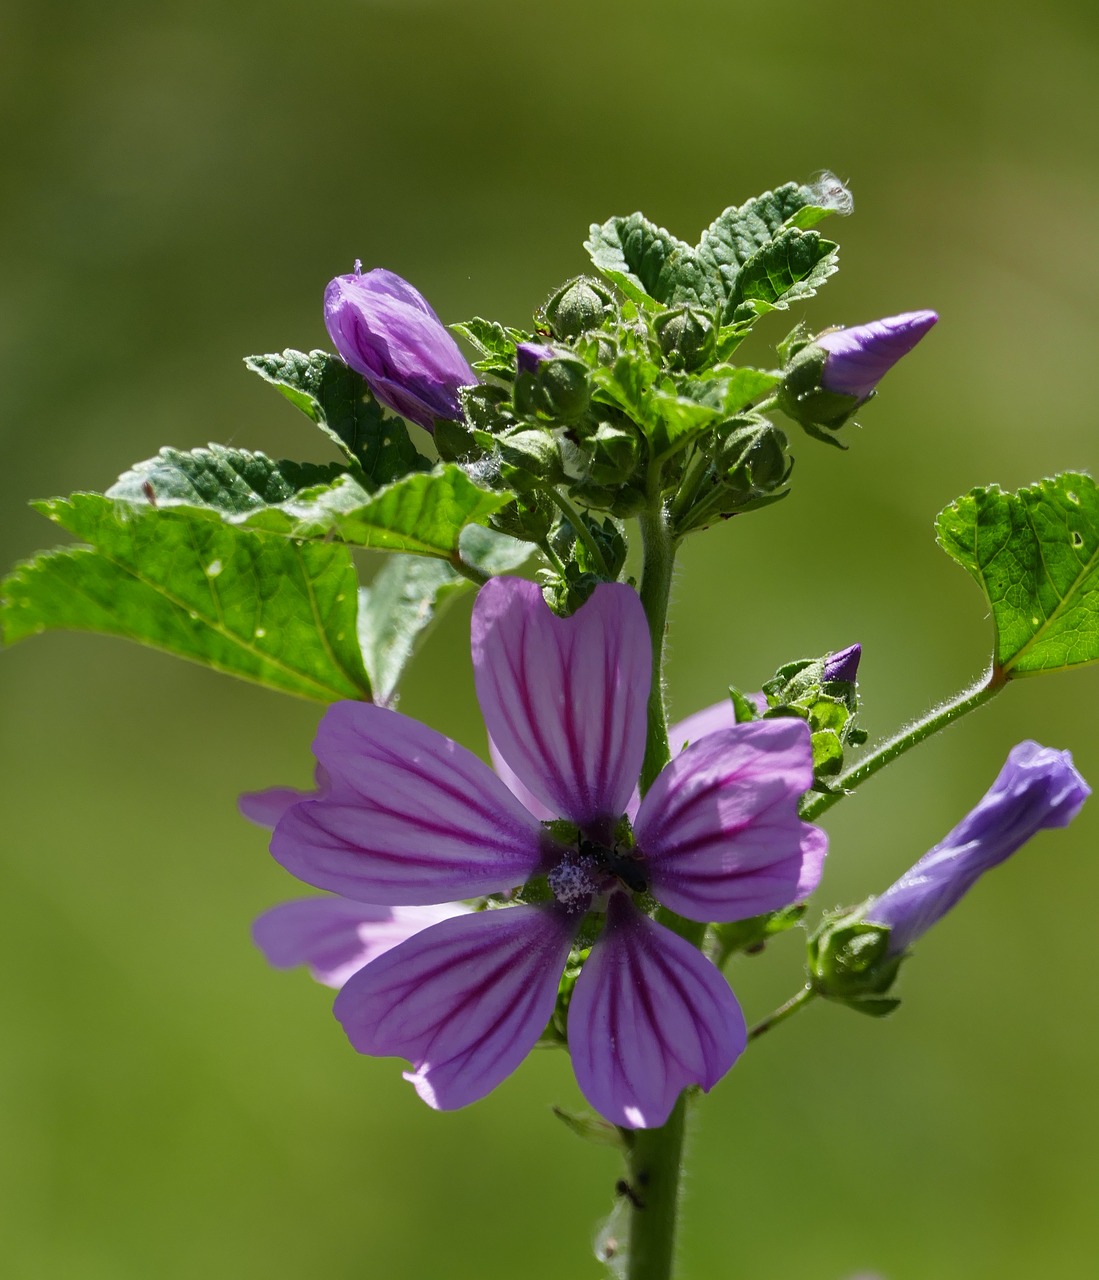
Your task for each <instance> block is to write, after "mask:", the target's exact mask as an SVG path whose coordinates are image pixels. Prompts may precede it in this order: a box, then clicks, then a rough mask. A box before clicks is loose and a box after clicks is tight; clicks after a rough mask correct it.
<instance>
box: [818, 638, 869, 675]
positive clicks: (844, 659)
mask: <svg viewBox="0 0 1099 1280" xmlns="http://www.w3.org/2000/svg"><path fill="white" fill-rule="evenodd" d="M861 657H862V645H861V644H851V645H848V646H847V648H846V649H841V650H840V651H839V653H833V654H832V655H831V656H830V657H828V658H826V659H825V662H824V679H825V680H845V681H846V682H847V683H848V684H854V683H855V680H856V678H857V677H858V674H859V659H860V658H861Z"/></svg>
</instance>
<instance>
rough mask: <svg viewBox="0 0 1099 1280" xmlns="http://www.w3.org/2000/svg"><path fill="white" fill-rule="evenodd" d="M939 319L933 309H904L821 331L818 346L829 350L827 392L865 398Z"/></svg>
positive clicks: (824, 379) (825, 376)
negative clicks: (841, 327) (873, 318)
mask: <svg viewBox="0 0 1099 1280" xmlns="http://www.w3.org/2000/svg"><path fill="white" fill-rule="evenodd" d="M938 319H939V317H938V315H936V313H935V312H934V311H905V312H904V313H903V314H902V315H899V316H886V317H885V319H884V320H872V321H871V322H870V323H869V324H857V325H855V326H854V327H852V328H850V329H836V330H835V331H834V332H832V333H824V334H821V336H820V337H819V338H817V339H816V345H817V346H818V347H820V348H822V349H823V350H824V351H826V352H827V353H828V358H827V359H826V360H825V362H824V369H823V371H822V373H821V379H820V384H821V386H822V387H823V388H824V389H825V391H832V392H835V393H837V394H839V395H845V396H856V397H857V398H858V399H859V400H865V399H866V397H867V396H868V395H869V394H870V393H871V392H872V391H873V390H874V388H875V387H876V386H877V385H878V383H879V382H880V381H881V379H882V378H883V377H885V375H886V374H887V373H888V372H889V370H890V369H892V367H893V366H894V365H895V364H896V363H897V361H898V360H899V359H900V358H901V356H905V355H907V354H908V353H909V351H911V350H912V348H913V347H914V346H915V345H916V343H917V342H919V340H920V339H921V338H922V337H923V336H924V334H925V333H927V331H928V330H929V329H930V328H931V327H932V326H933V325H934V324H936V323H937V321H938Z"/></svg>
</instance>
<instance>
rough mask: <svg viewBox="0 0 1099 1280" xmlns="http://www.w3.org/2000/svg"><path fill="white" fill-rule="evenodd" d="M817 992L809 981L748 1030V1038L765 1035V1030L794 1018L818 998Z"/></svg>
mask: <svg viewBox="0 0 1099 1280" xmlns="http://www.w3.org/2000/svg"><path fill="white" fill-rule="evenodd" d="M816 995H817V993H816V992H815V991H814V990H813V988H812V987H811V986H809V984H808V983H806V984H805V986H804V987H802V989H801V990H800V991H799V992H798V993H797V995H793V996H791V997H790V999H789V1000H787V1001H786V1003H785V1004H780V1005H779V1007H778V1008H777V1009H776V1010H775V1011H774V1013H769V1014H768V1015H767V1017H766V1018H764V1019H763V1021H762V1022H757V1023H756V1025H755V1026H754V1027H753V1028H752V1029H751V1031H749V1032H748V1039H749V1040H750V1041H751V1040H755V1039H756V1038H757V1037H759V1036H761V1035H763V1033H764V1032H765V1031H770V1030H771V1028H772V1027H777V1026H778V1024H779V1023H780V1022H785V1021H786V1019H787V1018H792V1017H793V1016H794V1014H795V1013H799V1012H800V1011H801V1010H802V1009H804V1008H805V1006H806V1005H807V1004H809V1003H810V1002H811V1001H812V1000H815V999H816Z"/></svg>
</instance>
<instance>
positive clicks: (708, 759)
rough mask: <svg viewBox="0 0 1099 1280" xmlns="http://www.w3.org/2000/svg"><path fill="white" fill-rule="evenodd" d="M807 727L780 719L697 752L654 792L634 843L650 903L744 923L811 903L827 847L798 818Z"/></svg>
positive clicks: (682, 758)
mask: <svg viewBox="0 0 1099 1280" xmlns="http://www.w3.org/2000/svg"><path fill="white" fill-rule="evenodd" d="M812 781H813V759H812V748H811V746H810V743H809V727H808V725H807V724H806V723H805V722H804V721H803V720H795V719H793V718H781V719H775V720H756V721H754V722H753V723H751V724H741V725H737V726H736V727H735V728H732V729H721V730H718V731H717V732H716V733H711V734H709V735H707V736H706V737H705V738H700V739H699V740H698V741H697V742H694V743H692V744H691V745H690V746H689V747H688V748H687V749H686V750H685V751H684V752H683V753H682V754H681V755H679V756H677V757H676V758H675V759H674V760H673V761H672V762H671V764H669V765H667V766H666V767H665V769H664V770H663V772H662V773H661V774H660V776H659V777H658V778H657V780H656V782H655V783H653V785H652V787H651V788H650V790H649V792H648V794H647V795H646V796H645V799H644V800H643V801H642V803H641V809H640V811H639V812H638V815H637V822H636V824H635V827H634V834H635V835H636V837H637V846H638V848H639V849H640V850H641V851H642V852H643V855H644V857H645V860H646V864H647V867H648V872H649V884H650V885H651V887H652V891H653V893H654V895H655V896H656V897H657V898H658V899H659V900H660V901H661V902H663V903H664V904H665V906H668V907H671V909H672V910H673V911H678V912H679V913H680V915H684V916H687V917H688V918H689V919H691V920H706V921H711V920H712V921H728V920H743V919H745V918H746V917H748V916H754V915H759V914H760V913H761V912H764V911H774V910H777V909H778V908H779V907H783V906H786V905H787V904H788V903H791V902H796V901H797V900H798V899H799V898H802V897H805V896H806V895H807V894H809V893H811V892H812V890H813V889H814V888H815V887H816V884H817V882H818V881H819V879H820V873H821V868H822V865H823V860H824V854H825V851H826V849H827V840H826V837H825V835H824V833H823V832H822V831H821V830H820V829H819V828H818V827H812V826H810V825H809V824H808V823H807V822H802V821H801V820H800V819H799V818H798V813H797V805H798V798H799V797H800V796H801V794H802V793H803V792H804V791H806V790H807V789H808V787H809V786H810V784H811V783H812Z"/></svg>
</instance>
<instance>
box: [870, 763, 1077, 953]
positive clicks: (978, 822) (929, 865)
mask: <svg viewBox="0 0 1099 1280" xmlns="http://www.w3.org/2000/svg"><path fill="white" fill-rule="evenodd" d="M1089 795H1091V788H1090V787H1089V786H1088V784H1087V783H1086V782H1085V781H1084V779H1083V778H1082V777H1081V776H1080V775H1079V773H1077V771H1076V769H1075V768H1074V767H1073V763H1072V756H1071V755H1070V754H1069V753H1068V752H1067V751H1054V750H1053V749H1052V748H1050V747H1041V746H1039V745H1038V743H1036V742H1020V743H1019V745H1018V746H1017V747H1013V748H1012V749H1011V752H1010V753H1009V755H1008V757H1007V761H1006V763H1005V764H1004V767H1003V768H1002V769H1001V770H1000V774H999V776H998V777H997V779H996V781H995V782H994V783H993V784H992V787H991V789H990V790H989V791H988V793H987V794H986V795H985V796H984V798H983V799H982V800H981V801H980V802H979V804H978V805H977V807H976V808H975V809H974V810H973V811H972V812H971V813H970V814H969V815H968V816H967V817H965V818H963V819H962V821H961V822H959V823H958V825H957V826H956V827H955V828H954V830H953V831H951V832H950V834H949V835H948V836H947V837H946V838H945V839H944V840H942V841H940V842H939V843H938V844H937V845H936V846H935V847H934V849H932V850H931V851H930V852H929V853H926V854H924V856H923V857H922V858H921V859H920V860H919V862H917V863H916V865H915V866H914V867H911V868H910V869H909V870H908V871H906V872H905V873H904V875H903V876H901V878H900V879H899V880H898V881H897V883H896V884H894V885H892V886H891V887H890V888H888V889H886V891H885V892H884V893H883V894H882V895H881V896H880V897H879V898H875V899H874V900H873V901H872V902H871V903H870V904H869V905H868V906H867V907H866V909H865V910H864V912H863V913H862V915H863V918H864V919H865V920H866V921H867V923H869V924H878V925H882V926H884V927H885V928H888V929H889V930H890V935H889V945H888V948H887V952H886V954H887V955H890V956H895V955H899V954H900V953H901V952H902V951H904V950H905V949H906V948H907V947H908V946H909V945H910V944H911V943H913V942H915V940H916V939H917V938H918V937H920V935H921V934H923V933H926V932H927V930H928V929H930V928H931V926H932V925H933V924H934V923H935V922H936V921H937V920H939V919H941V918H942V917H943V916H944V915H946V913H947V912H948V911H949V910H950V908H951V907H953V906H954V905H955V904H956V903H957V902H958V901H959V899H960V898H961V897H962V896H963V895H964V894H965V893H967V892H968V890H969V889H970V888H971V887H972V886H973V884H974V883H975V882H976V881H977V879H978V878H979V877H980V876H982V875H983V874H984V873H985V872H986V871H988V870H990V869H991V868H992V867H994V866H996V865H997V864H998V863H1001V862H1003V861H1004V859H1005V858H1007V857H1009V856H1010V855H1011V854H1013V853H1014V852H1015V850H1016V849H1018V848H1019V847H1020V845H1023V844H1025V843H1026V842H1027V841H1028V840H1029V839H1030V837H1031V836H1032V835H1034V834H1035V833H1036V832H1038V831H1042V830H1044V829H1045V828H1046V827H1066V826H1068V824H1069V823H1070V822H1071V821H1072V819H1073V818H1074V817H1075V816H1076V814H1077V813H1078V812H1079V811H1080V806H1081V805H1082V804H1083V803H1084V801H1085V800H1086V799H1087V798H1088V796H1089Z"/></svg>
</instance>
